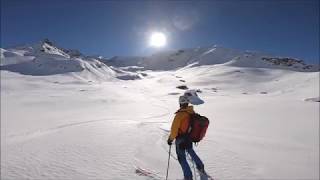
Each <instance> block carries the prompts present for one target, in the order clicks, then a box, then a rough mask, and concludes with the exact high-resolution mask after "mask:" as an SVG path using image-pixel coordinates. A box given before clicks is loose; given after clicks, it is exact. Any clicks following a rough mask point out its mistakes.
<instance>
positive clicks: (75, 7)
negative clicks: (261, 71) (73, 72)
mask: <svg viewBox="0 0 320 180" xmlns="http://www.w3.org/2000/svg"><path fill="white" fill-rule="evenodd" d="M153 31H161V32H164V33H165V34H166V35H167V38H168V44H167V46H166V47H165V48H164V49H180V48H192V47H199V46H200V47H206V46H211V45H214V44H218V45H221V46H223V47H227V48H234V49H240V50H257V51H263V52H267V53H271V54H274V55H280V56H290V57H296V58H301V59H304V60H306V61H307V62H310V63H318V61H319V1H318V0H268V1H265V0H217V1H204V0H202V1H191V0H190V1H142V0H136V1H134V0H133V1H129V0H128V1H110V0H88V1H86V0H68V1H62V0H55V1H49V0H1V47H8V46H14V45H17V44H24V43H33V42H37V41H39V40H41V39H43V38H49V39H50V40H52V41H53V42H55V43H56V44H58V45H59V46H61V47H65V48H72V49H79V50H80V51H81V52H83V53H85V54H88V55H103V56H106V57H111V56H115V55H146V54H150V53H152V52H154V51H156V50H155V49H154V48H150V47H149V46H148V39H149V37H150V34H151V32H153Z"/></svg>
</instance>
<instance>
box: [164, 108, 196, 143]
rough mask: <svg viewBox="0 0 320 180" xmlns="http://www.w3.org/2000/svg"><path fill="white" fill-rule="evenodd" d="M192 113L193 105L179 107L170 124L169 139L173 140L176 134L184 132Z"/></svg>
mask: <svg viewBox="0 0 320 180" xmlns="http://www.w3.org/2000/svg"><path fill="white" fill-rule="evenodd" d="M192 113H194V111H193V106H188V107H187V108H184V109H179V110H178V111H177V112H176V116H175V117H174V120H173V122H172V125H171V132H170V136H169V138H170V140H174V139H175V138H176V137H177V136H178V135H180V134H183V133H186V132H187V130H188V127H189V119H190V114H192Z"/></svg>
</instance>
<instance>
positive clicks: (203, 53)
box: [103, 46, 319, 72]
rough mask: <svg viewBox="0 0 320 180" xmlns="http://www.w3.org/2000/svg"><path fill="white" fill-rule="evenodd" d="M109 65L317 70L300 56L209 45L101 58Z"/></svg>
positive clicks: (171, 68)
mask: <svg viewBox="0 0 320 180" xmlns="http://www.w3.org/2000/svg"><path fill="white" fill-rule="evenodd" d="M103 62H104V63H106V64H108V65H112V66H117V67H119V66H140V67H144V68H145V69H151V70H173V69H177V68H182V67H185V66H188V65H193V66H201V65H215V64H225V65H228V66H236V67H252V68H271V69H289V70H293V71H302V72H314V71H319V66H318V65H307V64H305V63H304V62H303V61H302V60H298V59H294V58H288V57H276V56H271V55H268V54H266V53H260V52H253V51H239V50H234V49H228V48H223V47H219V46H213V47H209V48H194V49H181V50H177V51H164V52H158V53H155V54H153V55H151V56H147V57H143V58H142V57H136V58H134V59H133V58H128V57H116V58H114V59H111V60H104V61H103Z"/></svg>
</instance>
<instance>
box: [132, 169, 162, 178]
mask: <svg viewBox="0 0 320 180" xmlns="http://www.w3.org/2000/svg"><path fill="white" fill-rule="evenodd" d="M135 173H136V174H137V175H139V176H146V177H149V178H150V179H152V180H162V179H163V177H161V176H159V175H158V174H157V173H156V172H153V171H151V170H148V169H143V168H141V167H136V170H135Z"/></svg>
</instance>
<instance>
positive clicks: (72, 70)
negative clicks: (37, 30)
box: [0, 39, 143, 81]
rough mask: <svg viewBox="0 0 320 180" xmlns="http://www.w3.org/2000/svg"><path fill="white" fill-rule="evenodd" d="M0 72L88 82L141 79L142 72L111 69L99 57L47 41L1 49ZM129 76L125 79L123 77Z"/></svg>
mask: <svg viewBox="0 0 320 180" xmlns="http://www.w3.org/2000/svg"><path fill="white" fill-rule="evenodd" d="M0 67H1V70H7V71H11V72H17V73H20V74H24V75H33V76H46V75H58V74H65V75H72V76H75V77H77V78H80V79H83V80H86V81H105V80H112V79H115V78H118V79H124V80H126V79H139V78H141V77H143V76H142V75H140V74H139V73H133V72H127V71H123V70H120V69H119V70H118V68H116V67H113V68H110V67H109V66H107V65H106V64H104V63H102V62H101V61H100V59H99V58H95V57H88V56H84V55H82V54H81V53H80V52H79V51H77V50H68V49H62V48H58V47H57V46H56V45H54V44H53V43H52V42H50V41H49V40H48V39H45V40H43V41H41V42H39V43H36V44H33V45H23V46H17V47H14V48H10V49H1V66H0ZM123 77H126V78H123Z"/></svg>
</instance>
